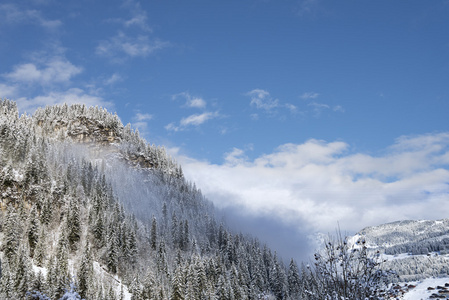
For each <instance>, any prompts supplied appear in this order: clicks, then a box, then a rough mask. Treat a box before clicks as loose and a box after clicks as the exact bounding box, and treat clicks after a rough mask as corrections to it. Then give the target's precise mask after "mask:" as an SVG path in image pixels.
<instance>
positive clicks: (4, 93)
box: [0, 83, 17, 98]
mask: <svg viewBox="0 0 449 300" xmlns="http://www.w3.org/2000/svg"><path fill="white" fill-rule="evenodd" d="M16 93H17V87H16V86H12V85H7V84H4V83H0V98H8V97H12V96H14V95H15V94H16Z"/></svg>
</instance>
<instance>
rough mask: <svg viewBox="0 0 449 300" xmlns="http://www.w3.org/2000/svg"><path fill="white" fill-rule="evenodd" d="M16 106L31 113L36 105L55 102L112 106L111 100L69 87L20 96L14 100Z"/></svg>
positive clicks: (43, 105)
mask: <svg viewBox="0 0 449 300" xmlns="http://www.w3.org/2000/svg"><path fill="white" fill-rule="evenodd" d="M16 102H17V106H18V108H19V110H20V111H21V112H27V113H32V112H34V111H35V110H36V109H37V108H38V107H45V106H46V105H55V104H63V103H67V104H75V103H83V104H86V105H87V106H96V105H98V106H101V107H108V108H110V107H112V103H111V102H107V101H105V100H104V99H103V98H101V97H98V96H94V95H90V94H88V93H86V92H85V91H84V90H82V89H80V88H71V89H68V90H67V91H63V92H50V93H48V94H46V95H41V96H36V97H32V98H26V97H21V98H18V99H17V100H16Z"/></svg>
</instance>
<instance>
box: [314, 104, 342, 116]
mask: <svg viewBox="0 0 449 300" xmlns="http://www.w3.org/2000/svg"><path fill="white" fill-rule="evenodd" d="M307 105H308V106H310V107H312V108H313V111H314V112H315V115H316V116H319V115H320V114H321V112H322V111H323V110H326V109H330V110H332V111H334V112H345V110H344V108H343V107H342V106H341V105H336V106H334V107H331V106H330V105H328V104H325V103H318V102H315V101H313V102H310V103H309V104H307Z"/></svg>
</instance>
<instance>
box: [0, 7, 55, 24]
mask: <svg viewBox="0 0 449 300" xmlns="http://www.w3.org/2000/svg"><path fill="white" fill-rule="evenodd" d="M0 15H1V16H2V18H1V19H0V23H1V22H2V21H3V22H6V23H8V24H23V23H25V24H30V23H31V24H37V25H39V26H42V27H44V28H46V29H56V28H58V27H59V26H61V25H62V22H61V21H59V20H48V19H46V18H44V17H43V16H42V13H41V12H40V11H38V10H31V9H25V10H21V9H20V8H19V7H18V6H17V5H14V4H2V5H0Z"/></svg>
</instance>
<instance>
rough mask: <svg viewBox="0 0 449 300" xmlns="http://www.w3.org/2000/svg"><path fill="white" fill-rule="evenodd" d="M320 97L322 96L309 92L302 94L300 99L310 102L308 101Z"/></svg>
mask: <svg viewBox="0 0 449 300" xmlns="http://www.w3.org/2000/svg"><path fill="white" fill-rule="evenodd" d="M319 95H320V94H318V93H315V92H307V93H304V94H302V95H301V96H300V98H301V99H306V100H308V99H316V98H318V96H319Z"/></svg>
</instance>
